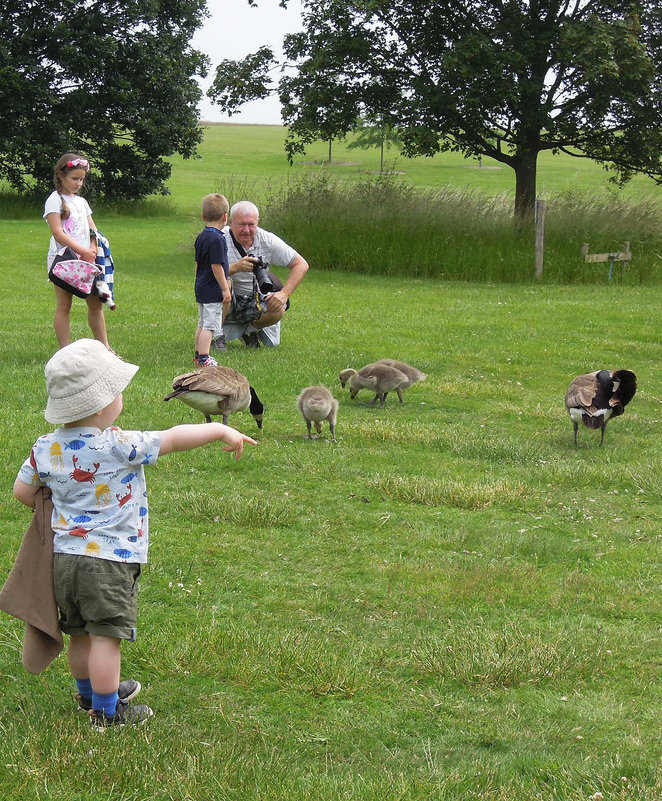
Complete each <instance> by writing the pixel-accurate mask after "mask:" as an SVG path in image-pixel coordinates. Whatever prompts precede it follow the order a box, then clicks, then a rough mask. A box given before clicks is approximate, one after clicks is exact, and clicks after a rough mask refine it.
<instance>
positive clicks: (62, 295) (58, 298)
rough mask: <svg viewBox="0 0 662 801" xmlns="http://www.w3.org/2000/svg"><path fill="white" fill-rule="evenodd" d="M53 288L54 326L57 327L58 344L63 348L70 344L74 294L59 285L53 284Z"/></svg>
mask: <svg viewBox="0 0 662 801" xmlns="http://www.w3.org/2000/svg"><path fill="white" fill-rule="evenodd" d="M53 288H54V289H55V317H54V319H53V328H54V329H55V336H56V337H57V344H58V345H59V346H60V347H61V348H63V347H64V346H65V345H68V344H69V338H70V323H69V314H70V312H71V301H72V300H73V295H72V294H71V293H70V292H67V291H66V290H64V289H62V288H61V287H59V286H55V285H53Z"/></svg>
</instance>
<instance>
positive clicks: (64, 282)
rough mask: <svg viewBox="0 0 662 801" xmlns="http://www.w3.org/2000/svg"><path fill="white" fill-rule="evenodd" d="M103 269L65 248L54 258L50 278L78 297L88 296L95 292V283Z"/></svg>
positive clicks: (49, 273) (49, 272)
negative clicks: (82, 259)
mask: <svg viewBox="0 0 662 801" xmlns="http://www.w3.org/2000/svg"><path fill="white" fill-rule="evenodd" d="M99 275H101V270H100V269H99V267H97V266H96V264H91V263H90V262H89V261H81V259H79V258H78V256H77V255H76V254H75V253H74V252H73V250H72V249H71V248H64V250H62V251H61V252H60V253H58V254H57V256H56V257H55V258H54V259H53V263H52V264H51V267H50V270H49V271H48V279H49V281H52V282H53V283H54V284H55V285H56V286H59V287H60V288H61V289H65V290H66V291H67V292H71V294H72V295H75V296H76V297H77V298H87V297H89V296H90V295H92V294H93V293H94V284H95V279H96V278H97V276H99Z"/></svg>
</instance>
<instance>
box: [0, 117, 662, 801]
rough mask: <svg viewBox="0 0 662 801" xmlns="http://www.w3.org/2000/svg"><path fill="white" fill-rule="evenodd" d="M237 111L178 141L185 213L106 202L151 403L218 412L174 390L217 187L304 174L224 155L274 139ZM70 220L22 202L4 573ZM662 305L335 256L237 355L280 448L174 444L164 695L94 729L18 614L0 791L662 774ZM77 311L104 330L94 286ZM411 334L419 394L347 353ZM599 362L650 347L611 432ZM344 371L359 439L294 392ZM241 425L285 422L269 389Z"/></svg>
mask: <svg viewBox="0 0 662 801" xmlns="http://www.w3.org/2000/svg"><path fill="white" fill-rule="evenodd" d="M218 127H219V128H222V130H223V131H225V130H226V128H227V126H218ZM233 130H236V131H237V132H240V133H241V137H240V139H239V141H234V142H233V144H232V145H231V146H230V144H229V143H228V144H227V146H224V147H221V146H220V144H219V145H218V147H219V149H218V150H217V151H216V155H214V156H212V155H211V154H210V153H207V151H206V150H205V151H203V152H204V157H203V159H202V160H201V161H198V162H194V163H193V167H189V165H176V169H175V173H174V177H173V184H172V191H173V195H172V207H171V213H168V214H165V215H163V212H164V210H165V207H164V206H163V204H162V203H157V204H156V208H157V210H159V211H160V214H157V215H152V216H149V215H148V216H144V215H142V214H130V215H121V214H112V215H111V214H108V215H107V216H105V217H102V216H101V215H98V217H97V223H98V224H99V227H100V228H101V229H102V230H104V231H105V232H106V233H107V234H108V236H109V237H110V238H111V240H112V242H113V251H114V254H115V259H116V263H117V276H118V277H117V300H118V308H117V310H116V311H115V312H109V313H108V314H107V319H108V328H109V335H110V341H111V344H112V345H113V347H114V348H115V349H116V350H117V351H118V352H119V353H120V354H121V355H122V356H124V357H125V358H127V359H128V360H130V361H134V362H136V363H138V364H140V365H141V369H140V371H139V373H138V374H137V376H136V378H135V379H134V381H133V382H132V384H131V386H130V388H129V389H128V390H127V392H126V393H125V410H124V412H123V414H122V416H121V418H120V421H119V422H120V425H122V427H124V428H127V429H128V428H146V429H159V428H166V427H169V426H171V425H174V424H177V423H180V422H195V421H198V420H199V419H201V416H200V415H196V413H195V412H194V411H193V410H191V409H189V408H188V407H185V406H184V405H182V404H178V403H176V402H175V401H172V402H169V403H163V402H162V398H163V396H164V395H165V394H167V392H168V391H169V389H170V382H171V380H172V378H173V376H175V375H177V374H178V373H181V372H184V371H185V370H187V369H189V367H191V365H192V341H193V332H194V326H195V308H194V302H193V296H192V241H193V237H194V236H195V233H196V232H197V230H198V229H199V227H200V222H199V217H198V202H199V198H200V197H201V196H202V195H203V194H204V193H205V192H207V191H211V190H217V189H221V188H222V187H223V186H228V185H230V186H234V187H239V186H241V185H244V186H245V185H246V184H247V183H250V182H251V181H252V182H254V185H258V184H260V181H261V180H262V179H263V180H264V182H265V183H268V182H269V181H271V180H273V181H276V180H282V178H283V177H284V175H285V172H282V173H280V174H279V172H278V170H277V169H276V168H275V167H274V168H273V170H272V168H271V166H270V164H269V163H267V162H268V159H266V157H265V159H266V161H265V165H264V166H263V167H259V168H258V166H255V170H254V171H251V172H250V173H249V171H248V168H246V170H245V171H244V172H242V171H241V170H240V169H237V170H235V171H232V172H229V171H228V168H227V166H226V165H225V163H224V161H223V158H222V155H223V152H225V151H229V150H231V149H232V148H234V151H235V152H239V151H242V150H243V152H245V153H246V154H247V155H246V157H247V158H248V157H249V155H250V149H251V147H252V146H255V148H256V150H258V147H257V145H252V144H251V140H250V135H252V134H254V135H255V136H256V137H258V136H261V135H262V136H266V133H269V132H266V133H265V132H261V131H259V130H255V131H254V130H253V129H249V130H247V131H243V129H241V131H240V129H239V128H236V129H233ZM206 147H207V144H206V145H205V148H206ZM321 148H322V152H323V145H321ZM350 152H351V154H352V159H353V160H358V158H359V157H360V156H361V151H350ZM258 162H259V159H256V165H257V163H258ZM246 163H248V162H246ZM258 169H264V173H260V172H258ZM196 171H198V172H197V173H196ZM458 172H459V173H460V174H464V173H462V171H461V170H460V169H459V168H458ZM467 172H469V171H467ZM196 174H197V176H198V177H197V180H196V178H195V175H196ZM471 174H472V175H473V172H472V173H471ZM261 176H263V178H262V177H261ZM499 191H501V190H499ZM229 194H230V193H229ZM231 199H232V198H231ZM7 216H9V215H7ZM17 216H21V215H17ZM46 233H47V229H46V225H45V224H44V223H43V221H41V220H40V219H39V214H35V215H34V217H33V218H32V219H30V218H27V217H24V218H23V219H3V220H0V236H1V239H2V243H3V245H4V247H3V252H4V255H3V257H2V260H1V261H0V279H1V280H2V287H3V292H2V296H1V298H0V312H1V313H0V337H1V341H2V354H3V358H2V363H1V364H0V378H1V382H0V386H2V398H3V406H4V418H3V420H4V422H3V426H2V437H3V455H4V458H3V463H2V481H1V485H2V486H3V487H4V488H5V489H4V492H3V493H2V494H1V495H0V543H1V544H0V564H1V565H2V567H3V572H4V574H6V572H8V570H9V567H10V565H11V563H12V560H13V557H14V555H15V553H16V550H17V548H18V545H19V542H20V538H21V535H22V532H23V530H24V529H25V527H26V525H27V522H28V519H29V513H28V510H26V509H25V508H24V507H21V506H20V505H19V504H18V502H17V501H15V500H14V499H13V498H12V495H11V486H12V483H13V481H14V478H15V476H16V472H17V470H18V468H19V466H20V464H21V462H22V460H23V459H25V458H26V456H27V455H28V453H29V448H30V446H31V445H32V443H33V441H34V440H35V439H36V437H37V436H39V435H40V434H41V433H44V432H45V431H46V430H47V429H48V424H46V423H45V421H44V419H43V407H44V404H45V389H44V383H43V365H44V363H45V361H46V360H47V359H48V358H49V357H50V355H51V354H52V352H53V350H54V348H55V340H54V336H53V333H52V312H53V302H52V297H51V296H52V290H51V289H50V287H49V286H48V285H47V282H46V281H45V272H44V267H45V258H44V257H45V251H46V245H47V235H46ZM281 273H282V271H281ZM26 278H27V279H28V280H27V281H26ZM661 303H662V289H660V287H659V286H655V285H652V286H646V287H643V286H629V285H612V286H608V285H600V286H582V285H580V286H562V285H540V286H537V285H534V284H526V285H513V284H501V283H491V284H485V283H482V284H473V283H468V282H465V283H460V282H453V281H436V280H423V279H409V278H408V279H407V280H406V281H402V280H395V281H394V280H392V279H388V278H385V277H383V276H365V275H361V274H350V273H348V272H345V271H342V270H336V271H324V272H323V271H319V270H315V269H311V271H310V272H309V274H308V276H307V277H306V279H305V281H304V283H303V284H302V285H301V287H300V288H299V290H298V291H297V293H296V294H295V295H294V297H293V306H292V309H291V311H290V312H289V313H288V317H287V320H286V322H285V324H284V327H283V344H282V345H281V347H280V348H278V349H273V350H266V349H263V348H262V349H260V350H257V351H254V350H248V349H246V348H245V347H244V346H243V345H241V344H238V343H236V342H235V343H231V344H230V346H229V349H228V351H227V354H226V356H225V358H224V362H225V363H226V364H228V365H230V366H232V367H234V368H236V369H238V370H240V371H241V372H243V373H245V374H246V375H247V376H248V377H249V378H250V380H251V383H252V384H253V385H254V386H255V388H256V389H257V391H258V393H259V394H260V396H261V397H262V399H263V400H264V402H265V404H266V407H267V410H266V417H265V423H264V429H263V431H262V432H261V433H260V434H259V437H258V438H259V445H258V446H257V447H255V448H252V449H250V450H247V452H246V453H245V455H244V458H243V459H242V460H241V461H239V462H235V461H234V459H233V458H232V457H231V456H230V455H228V454H225V453H223V452H222V450H221V449H220V447H216V448H215V447H211V446H210V447H207V448H205V449H202V450H199V451H194V452H190V453H185V454H172V455H169V456H166V457H164V458H163V460H162V461H160V462H159V463H158V465H157V466H156V467H154V468H153V469H152V470H151V471H150V473H149V475H148V484H149V487H150V510H151V523H152V532H151V534H152V543H151V550H150V559H151V561H150V564H149V565H148V566H147V567H146V570H145V571H144V574H143V578H142V579H141V595H140V616H139V636H138V641H137V642H136V643H135V644H132V645H130V644H127V645H126V647H125V648H124V671H123V672H124V675H125V676H129V675H130V676H133V677H136V678H138V679H140V681H141V682H142V683H143V687H144V689H143V692H142V694H141V696H140V700H141V701H144V702H145V703H148V704H150V706H152V707H153V708H154V709H155V712H156V716H155V718H154V719H153V720H152V721H151V722H150V724H149V725H148V726H146V727H144V728H142V729H141V730H140V731H121V732H108V733H106V734H104V735H98V734H95V733H93V732H91V731H90V727H89V724H88V723H87V722H86V721H85V719H84V716H83V715H81V714H80V713H76V711H75V705H74V703H73V701H72V699H71V690H72V687H71V681H70V679H69V677H68V671H67V668H66V660H65V659H64V658H61V659H59V660H57V661H56V662H55V663H54V664H53V665H52V666H51V668H49V670H48V671H47V672H46V673H45V674H43V675H42V676H40V677H33V676H30V675H28V674H26V673H25V672H24V671H23V669H22V667H21V664H20V649H21V637H22V626H21V624H20V623H18V622H17V621H14V620H13V619H11V618H9V617H7V616H6V615H2V616H1V617H0V637H1V639H2V644H3V647H2V649H0V676H1V678H2V682H1V689H0V699H1V703H0V708H1V709H2V710H3V714H2V718H0V731H1V734H2V736H1V737H0V766H2V770H0V795H1V796H2V797H3V798H14V799H17V801H32V800H33V799H49V800H51V799H52V800H53V801H64V800H65V799H66V800H67V801H88V799H90V798H95V799H100V801H110V800H111V799H112V800H113V801H117V800H118V799H121V801H147V799H150V800H151V799H157V800H158V801H166V800H167V801H212V799H213V801H218V800H219V799H220V800H222V801H225V800H226V799H227V800H228V801H235V800H236V801H240V800H241V801H243V800H244V799H261V801H266V800H268V801H272V800H273V801H290V800H291V799H310V801H327V800H328V801H340V799H352V800H354V799H356V800H357V801H377V799H379V801H396V799H397V801H422V800H423V799H444V800H446V799H448V800H449V801H464V800H465V799H481V801H531V800H532V799H539V800H540V801H547V800H548V799H560V800H565V799H567V800H568V801H588V800H589V799H595V801H599V799H600V798H604V799H605V801H610V800H611V799H618V800H619V801H625V800H626V799H627V801H630V800H632V801H658V799H659V798H660V797H662V770H661V769H662V764H661V762H660V748H659V743H660V739H659V721H660V717H661V715H662V696H661V693H660V684H659V670H660V663H661V651H660V628H661V626H662V615H661V613H660V609H661V607H660V601H659V593H660V582H661V578H662V573H661V569H660V568H661V565H660V541H661V540H660V532H659V521H660V512H661V511H662V504H661V502H660V489H661V486H660V475H661V472H660V467H661V460H662V445H661V444H660V442H661V440H662V437H661V436H660V429H661V425H662V423H661V421H662V406H661V404H662V379H661V378H660V375H659V369H658V367H659V364H660V359H661V356H662V353H661V345H660V339H659V335H658V328H659V325H658V318H659V309H660V305H661ZM73 331H74V335H75V336H86V335H87V334H88V331H87V328H86V325H85V319H84V311H83V304H82V302H79V301H77V302H75V303H74V314H73ZM386 356H390V357H392V358H398V359H403V360H405V361H408V362H410V363H411V364H414V365H416V366H417V367H419V368H420V369H422V370H424V371H425V372H426V373H427V374H428V378H427V379H426V380H425V381H424V382H422V383H419V384H416V385H415V386H414V387H412V388H411V389H410V390H408V391H407V392H406V393H405V403H404V404H402V405H400V404H399V403H398V402H397V398H395V397H392V396H389V399H388V403H387V406H386V408H385V409H383V410H382V409H373V408H369V407H367V406H364V405H361V404H360V403H359V401H361V400H368V399H369V397H370V396H369V395H368V394H367V393H361V394H360V395H359V397H358V398H357V399H356V400H354V401H351V400H350V399H349V396H348V394H347V391H346V390H344V391H343V390H341V388H340V384H339V383H338V379H337V375H338V372H339V371H340V370H341V369H343V368H345V367H348V366H354V367H359V366H361V365H362V364H365V363H367V362H370V361H373V360H375V359H378V358H382V357H386ZM599 367H609V368H617V367H628V368H630V369H632V370H634V371H635V372H636V373H637V375H638V379H639V391H638V393H637V395H636V396H635V398H634V400H633V401H632V403H631V404H630V406H629V407H628V409H627V410H626V413H625V415H624V416H623V417H621V418H619V419H617V420H615V421H613V422H612V423H610V424H609V426H608V427H607V434H606V439H605V444H604V446H603V447H602V448H600V447H598V442H599V434H598V433H596V432H590V431H588V430H585V429H584V430H582V431H580V446H579V447H578V448H575V447H574V446H573V443H572V427H571V424H570V421H569V418H568V417H567V414H566V413H565V410H564V408H563V395H564V393H565V390H566V388H567V385H568V383H569V381H570V380H571V379H572V378H573V377H574V376H575V375H577V374H579V373H582V372H586V371H588V370H593V369H597V368H599ZM316 383H322V384H325V385H326V386H328V387H329V388H330V389H331V390H332V392H333V393H334V394H335V395H336V397H337V398H338V399H339V401H340V408H339V419H338V429H337V436H338V441H337V442H336V443H332V442H330V440H329V437H328V434H327V433H326V430H325V434H324V436H323V437H322V438H321V439H318V440H313V441H309V440H307V439H306V438H305V437H304V434H305V424H304V422H303V420H302V419H301V418H300V416H299V415H298V412H297V410H296V406H295V402H296V397H297V395H298V393H299V392H300V390H301V389H302V388H303V387H305V386H306V385H308V384H316ZM231 422H232V423H233V424H234V425H235V426H236V427H238V428H240V429H241V430H243V431H245V432H247V433H249V434H252V435H254V434H255V433H257V429H256V428H255V425H254V423H253V421H252V419H251V418H250V416H249V415H248V413H242V414H238V415H236V416H235V417H233V418H232V421H231ZM600 794H601V795H600Z"/></svg>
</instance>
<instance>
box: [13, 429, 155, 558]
mask: <svg viewBox="0 0 662 801" xmlns="http://www.w3.org/2000/svg"><path fill="white" fill-rule="evenodd" d="M160 447H161V438H160V435H159V432H158V431H122V430H121V429H120V428H117V427H116V426H111V427H110V428H107V429H105V431H101V430H100V429H98V428H95V427H92V426H91V427H89V428H88V427H80V428H58V429H56V430H55V431H54V432H52V433H51V434H45V435H44V436H43V437H39V439H38V440H37V441H36V442H35V444H34V446H33V448H32V451H31V453H30V457H29V458H28V459H27V460H26V461H25V463H24V464H23V466H22V467H21V469H20V471H19V474H18V476H19V478H20V479H21V481H23V482H25V483H26V484H29V485H31V486H35V485H39V486H46V487H48V488H49V489H50V490H51V492H52V496H53V507H54V508H53V518H52V521H51V522H52V526H53V531H54V532H55V538H54V540H53V546H54V552H55V553H73V554H84V555H87V556H94V557H99V558H101V559H109V560H111V561H115V562H140V563H144V562H146V561H147V551H148V547H149V526H148V511H147V487H146V484H145V471H144V466H145V465H152V464H154V463H155V462H156V460H157V458H158V455H159V450H160Z"/></svg>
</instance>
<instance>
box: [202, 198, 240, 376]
mask: <svg viewBox="0 0 662 801" xmlns="http://www.w3.org/2000/svg"><path fill="white" fill-rule="evenodd" d="M229 208H230V207H229V205H228V201H227V200H226V198H225V197H224V196H223V195H220V194H218V193H215V194H212V195H207V196H206V197H204V198H203V199H202V220H203V222H204V223H205V227H204V230H203V231H201V233H200V234H198V237H197V239H196V240H195V299H196V302H197V304H198V327H197V329H196V332H195V365H196V367H203V366H204V365H208V364H211V365H215V364H217V362H216V359H214V358H213V356H210V355H209V348H210V347H211V340H212V336H213V334H214V331H222V328H223V316H224V314H226V313H227V311H228V309H229V308H230V299H231V294H230V285H229V284H228V268H229V265H228V248H227V245H226V243H225V237H224V236H223V234H222V233H221V229H222V228H223V226H224V225H225V224H226V222H227V219H228V211H229ZM219 340H220V342H219ZM224 345H225V342H224V339H223V335H222V334H221V337H218V338H217V340H216V345H215V347H216V348H217V350H223V349H224Z"/></svg>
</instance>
